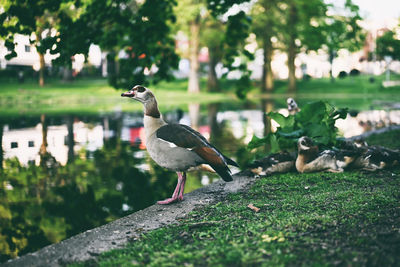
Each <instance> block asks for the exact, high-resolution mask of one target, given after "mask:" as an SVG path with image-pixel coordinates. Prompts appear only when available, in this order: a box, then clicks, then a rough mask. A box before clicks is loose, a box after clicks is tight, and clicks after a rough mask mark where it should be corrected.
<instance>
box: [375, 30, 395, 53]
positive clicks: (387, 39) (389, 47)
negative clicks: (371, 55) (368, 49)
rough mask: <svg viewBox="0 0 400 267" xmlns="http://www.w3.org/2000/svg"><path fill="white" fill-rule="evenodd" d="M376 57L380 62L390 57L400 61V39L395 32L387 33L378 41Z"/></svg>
mask: <svg viewBox="0 0 400 267" xmlns="http://www.w3.org/2000/svg"><path fill="white" fill-rule="evenodd" d="M376 55H377V56H378V58H379V59H380V60H382V59H384V58H385V56H389V57H391V58H392V60H400V39H399V38H396V33H395V32H394V31H386V32H385V33H384V34H383V35H382V36H379V37H378V38H377V39H376Z"/></svg>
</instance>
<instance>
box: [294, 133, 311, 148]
mask: <svg viewBox="0 0 400 267" xmlns="http://www.w3.org/2000/svg"><path fill="white" fill-rule="evenodd" d="M297 148H298V149H299V151H307V150H310V149H311V148H313V141H312V139H311V138H310V137H307V136H302V137H300V138H299V140H298V141H297Z"/></svg>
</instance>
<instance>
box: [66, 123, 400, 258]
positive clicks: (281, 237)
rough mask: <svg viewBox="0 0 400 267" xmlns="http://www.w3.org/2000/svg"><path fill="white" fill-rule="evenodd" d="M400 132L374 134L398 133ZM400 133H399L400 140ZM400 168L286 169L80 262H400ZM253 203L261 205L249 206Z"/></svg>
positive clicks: (390, 135)
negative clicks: (343, 171)
mask: <svg viewBox="0 0 400 267" xmlns="http://www.w3.org/2000/svg"><path fill="white" fill-rule="evenodd" d="M399 133H400V131H393V132H388V133H384V134H381V135H376V136H371V137H369V138H368V139H367V142H370V143H373V144H381V143H380V142H379V140H383V139H387V138H389V139H391V140H393V142H392V143H388V147H390V148H399V147H400V139H399V138H398V136H399ZM396 137H397V139H396ZM399 187H400V169H399V168H397V169H392V170H384V171H379V172H372V173H371V172H364V171H351V172H345V173H313V174H299V173H286V174H278V175H272V176H268V177H262V178H260V179H258V180H257V181H256V182H255V184H253V185H252V186H251V188H250V189H249V190H246V191H244V192H241V193H236V194H230V195H229V196H228V198H227V199H224V200H222V201H220V202H218V203H215V204H214V205H211V206H208V207H205V208H202V209H198V210H196V211H193V212H191V213H190V214H189V215H188V216H186V217H185V218H183V219H182V220H181V221H180V223H179V224H178V225H173V226H168V227H164V228H160V229H157V230H154V231H151V232H149V233H147V234H145V235H143V236H142V237H141V239H139V240H138V241H134V242H132V243H131V244H129V245H128V246H126V247H125V248H123V249H119V250H113V251H110V252H107V253H105V254H102V255H101V256H100V257H98V258H97V259H96V260H95V261H88V262H85V263H77V264H73V265H74V266H93V265H95V266H132V265H146V266H147V265H149V266H177V265H184V266H254V265H256V266H259V265H261V266H286V265H289V266H300V265H303V266H328V265H347V266H348V265H355V266H365V265H372V266H395V265H397V264H398V262H399V260H400V254H399V253H398V252H399V250H400V205H399V203H400V191H399V190H398V189H399ZM249 204H253V205H254V206H256V207H258V208H260V211H259V212H255V211H253V210H251V209H249V208H248V207H247V206H248V205H249Z"/></svg>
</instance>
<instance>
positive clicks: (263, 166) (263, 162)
mask: <svg viewBox="0 0 400 267" xmlns="http://www.w3.org/2000/svg"><path fill="white" fill-rule="evenodd" d="M295 161H296V154H295V153H289V152H280V153H274V154H271V155H268V156H266V157H264V158H262V159H259V160H255V161H254V162H252V163H250V165H249V167H250V171H251V172H252V173H254V174H258V175H270V174H273V173H285V172H290V171H292V170H294V169H295Z"/></svg>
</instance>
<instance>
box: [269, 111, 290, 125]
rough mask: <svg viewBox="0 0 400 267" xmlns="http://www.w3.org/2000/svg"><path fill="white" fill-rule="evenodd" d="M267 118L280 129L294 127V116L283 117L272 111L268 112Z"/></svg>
mask: <svg viewBox="0 0 400 267" xmlns="http://www.w3.org/2000/svg"><path fill="white" fill-rule="evenodd" d="M267 116H268V117H270V118H271V119H273V120H274V121H276V122H277V123H278V124H279V126H280V127H282V128H293V126H294V116H291V115H289V116H287V117H285V116H283V115H282V114H280V113H279V112H273V111H271V112H269V113H268V114H267Z"/></svg>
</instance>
